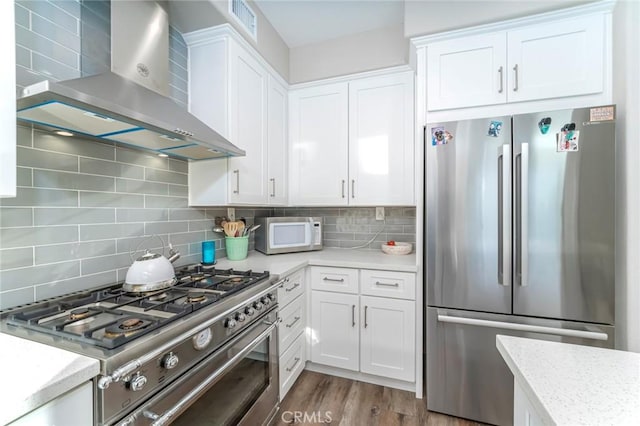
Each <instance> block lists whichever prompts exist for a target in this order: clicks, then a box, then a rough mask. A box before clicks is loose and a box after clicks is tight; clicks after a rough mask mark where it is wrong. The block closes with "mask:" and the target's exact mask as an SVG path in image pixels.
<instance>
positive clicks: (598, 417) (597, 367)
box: [496, 336, 640, 425]
mask: <svg viewBox="0 0 640 426" xmlns="http://www.w3.org/2000/svg"><path fill="white" fill-rule="evenodd" d="M496 346H497V348H498V351H499V352H500V354H501V355H502V357H503V358H504V360H505V361H506V363H507V365H508V366H509V368H510V369H511V371H512V372H513V375H514V377H515V378H516V380H517V381H518V383H519V384H520V386H521V387H522V389H523V390H524V392H525V394H526V395H527V397H528V398H529V400H530V401H531V403H532V404H533V406H534V407H535V408H536V410H537V411H538V413H539V414H540V415H541V416H543V419H542V420H543V421H544V422H545V423H546V424H558V425H596V424H597V425H604V424H607V425H632V424H633V425H638V424H640V354H637V353H634V352H623V351H616V350H612V349H602V348H594V347H590V346H580V345H570V344H567V343H558V342H548V341H543V340H535V339H525V338H520V337H512V336H497V338H496Z"/></svg>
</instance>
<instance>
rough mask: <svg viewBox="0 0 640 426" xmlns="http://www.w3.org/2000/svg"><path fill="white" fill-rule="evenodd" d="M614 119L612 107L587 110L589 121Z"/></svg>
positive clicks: (613, 108)
mask: <svg viewBox="0 0 640 426" xmlns="http://www.w3.org/2000/svg"><path fill="white" fill-rule="evenodd" d="M614 118H615V107H614V106H613V105H609V106H605V107H597V108H590V109H589V121H611V120H613V119H614Z"/></svg>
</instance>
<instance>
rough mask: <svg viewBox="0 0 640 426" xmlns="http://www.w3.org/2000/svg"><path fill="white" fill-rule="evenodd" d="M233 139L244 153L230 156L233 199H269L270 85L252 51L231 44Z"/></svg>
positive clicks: (240, 200) (229, 176)
mask: <svg viewBox="0 0 640 426" xmlns="http://www.w3.org/2000/svg"><path fill="white" fill-rule="evenodd" d="M231 49H232V50H231V72H230V76H229V80H230V100H231V111H230V112H231V116H230V121H231V142H232V143H234V144H235V145H237V146H238V147H240V148H242V149H244V150H245V151H246V152H247V155H246V156H244V157H233V158H229V172H228V185H229V186H228V190H229V202H230V203H238V204H255V203H260V204H265V203H266V202H267V127H266V125H267V86H268V75H267V72H266V70H265V69H264V68H263V67H262V66H261V65H260V64H259V63H258V61H257V60H256V59H255V58H254V57H253V56H251V55H250V54H249V53H247V52H246V51H244V50H243V49H241V48H240V47H239V46H237V45H236V44H232V45H231Z"/></svg>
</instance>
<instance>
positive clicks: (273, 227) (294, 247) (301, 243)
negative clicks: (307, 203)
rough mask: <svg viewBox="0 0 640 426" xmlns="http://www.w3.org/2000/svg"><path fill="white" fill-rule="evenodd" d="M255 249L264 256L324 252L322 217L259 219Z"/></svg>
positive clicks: (257, 219) (257, 220)
mask: <svg viewBox="0 0 640 426" xmlns="http://www.w3.org/2000/svg"><path fill="white" fill-rule="evenodd" d="M255 223H256V225H258V224H260V225H261V226H260V227H259V228H258V229H256V231H255V232H256V234H255V247H256V250H258V251H260V252H262V253H264V254H280V253H294V252H299V251H311V250H322V218H321V217H259V218H256V219H255Z"/></svg>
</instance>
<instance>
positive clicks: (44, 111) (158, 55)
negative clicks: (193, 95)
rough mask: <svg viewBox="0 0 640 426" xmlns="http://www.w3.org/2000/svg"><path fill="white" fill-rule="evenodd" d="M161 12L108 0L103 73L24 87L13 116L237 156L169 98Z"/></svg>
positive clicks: (136, 142)
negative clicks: (108, 58) (107, 59)
mask: <svg viewBox="0 0 640 426" xmlns="http://www.w3.org/2000/svg"><path fill="white" fill-rule="evenodd" d="M168 21H169V20H168V16H167V12H166V11H165V10H164V9H163V8H162V7H161V6H160V5H159V4H157V3H156V2H153V1H111V72H106V73H103V74H98V75H94V76H90V77H83V78H77V79H73V80H66V81H62V82H54V81H50V80H47V81H42V82H40V83H36V84H33V85H31V86H28V87H25V88H24V90H23V96H22V97H21V98H20V99H18V101H17V109H18V113H17V116H18V120H22V121H26V122H30V123H33V124H35V125H38V126H43V127H45V128H53V129H58V130H65V131H69V132H73V133H76V134H79V135H85V136H91V137H94V138H99V139H106V140H109V141H115V142H118V143H121V144H125V145H129V146H134V147H136V148H141V149H145V150H151V151H154V152H156V153H158V154H167V155H169V156H173V157H178V158H186V159H193V160H202V159H209V158H218V157H228V156H239V155H245V152H244V151H243V150H241V149H239V148H238V147H236V146H234V145H233V144H232V143H231V142H229V141H228V140H227V139H225V138H224V137H223V136H222V135H220V134H219V133H218V132H216V131H215V130H213V129H211V128H210V127H208V126H207V125H206V124H204V123H203V122H201V121H200V120H198V119H197V118H196V117H195V116H193V115H191V114H189V113H188V112H187V111H186V110H184V109H183V108H182V107H181V106H180V105H178V104H177V103H176V102H174V101H173V100H171V99H169V98H168V97H167V96H168V95H169V83H168V81H169V25H168Z"/></svg>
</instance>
